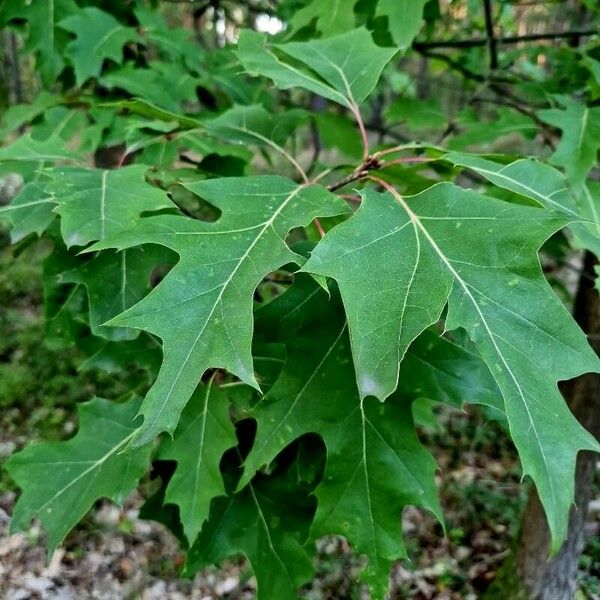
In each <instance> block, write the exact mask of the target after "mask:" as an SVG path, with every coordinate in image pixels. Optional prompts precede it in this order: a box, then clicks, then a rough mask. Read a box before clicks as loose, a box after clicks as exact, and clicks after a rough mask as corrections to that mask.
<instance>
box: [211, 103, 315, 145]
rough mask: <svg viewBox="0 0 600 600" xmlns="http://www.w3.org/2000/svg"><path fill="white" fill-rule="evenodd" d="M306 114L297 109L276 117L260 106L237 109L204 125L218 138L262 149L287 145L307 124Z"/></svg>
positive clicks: (238, 107) (278, 114) (237, 107)
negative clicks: (294, 133)
mask: <svg viewBox="0 0 600 600" xmlns="http://www.w3.org/2000/svg"><path fill="white" fill-rule="evenodd" d="M306 118H307V115H306V113H305V111H303V110H299V109H295V110H288V111H286V112H279V113H277V114H276V115H272V114H271V113H269V112H268V111H267V110H266V109H265V108H263V107H262V106H261V105H259V104H253V105H251V106H234V107H233V108H230V109H229V110H228V111H226V112H224V113H223V114H222V115H220V116H218V117H217V118H216V119H211V120H210V121H206V122H205V123H204V126H205V128H206V129H207V131H208V132H209V133H211V134H213V135H215V136H217V137H221V138H224V139H227V140H231V141H234V142H238V143H250V144H254V145H258V146H266V147H273V146H274V145H276V146H283V145H285V143H286V142H287V141H288V140H289V139H290V136H291V135H292V133H293V132H294V130H295V129H296V128H297V127H298V126H299V125H300V123H302V122H303V121H306Z"/></svg>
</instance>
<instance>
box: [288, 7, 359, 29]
mask: <svg viewBox="0 0 600 600" xmlns="http://www.w3.org/2000/svg"><path fill="white" fill-rule="evenodd" d="M356 2H357V0H312V2H310V3H309V4H307V5H306V6H304V7H303V8H301V9H300V10H299V11H297V12H296V13H295V14H294V16H293V17H292V18H291V20H290V25H291V26H292V29H293V30H297V29H302V27H306V26H307V25H310V23H311V22H312V21H313V20H315V19H316V26H317V31H320V32H321V33H323V35H325V36H330V35H336V34H339V33H344V32H346V31H348V30H349V29H352V28H353V27H354V5H355V4H356Z"/></svg>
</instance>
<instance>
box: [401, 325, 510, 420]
mask: <svg viewBox="0 0 600 600" xmlns="http://www.w3.org/2000/svg"><path fill="white" fill-rule="evenodd" d="M398 393H399V394H400V396H402V397H403V398H426V399H428V400H434V401H435V402H444V403H446V404H450V405H451V406H455V407H457V408H461V407H462V406H463V404H465V403H469V404H483V405H485V406H488V407H490V408H492V409H494V410H495V411H497V412H499V413H504V402H503V401H502V396H501V394H500V390H499V389H498V386H497V385H496V382H495V381H494V379H493V377H492V374H491V373H490V370H489V369H488V368H487V366H486V365H485V363H484V362H483V360H482V359H481V357H480V356H478V355H477V354H473V352H470V351H469V350H468V349H466V348H463V347H462V346H460V345H458V344H456V343H454V342H452V341H450V340H448V339H446V338H444V337H440V336H438V335H437V334H436V333H434V332H433V331H431V330H426V331H424V332H423V333H422V334H421V335H420V336H419V337H418V338H417V339H416V340H415V341H414V342H413V343H412V344H411V345H410V347H409V348H408V350H407V352H406V354H405V355H404V359H403V360H402V364H401V365H400V377H399V381H398Z"/></svg>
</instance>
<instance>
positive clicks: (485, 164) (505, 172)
mask: <svg viewBox="0 0 600 600" xmlns="http://www.w3.org/2000/svg"><path fill="white" fill-rule="evenodd" d="M443 159H444V160H447V161H448V162H451V163H452V164H453V165H457V166H461V167H467V168H468V169H471V170H472V171H475V172H476V173H478V174H479V175H481V176H482V177H485V178H486V179H487V180H488V181H490V182H491V183H493V184H494V185H497V186H498V187H501V188H504V189H507V190H510V191H511V192H514V193H515V194H519V195H521V196H525V197H526V198H531V199H532V200H534V201H535V202H536V203H538V204H540V205H541V206H544V207H545V208H548V209H550V210H557V211H561V212H564V213H565V214H568V215H571V216H572V217H577V210H576V207H575V203H574V202H573V198H572V197H571V194H570V193H569V187H568V183H567V181H566V180H565V178H564V176H563V175H562V174H561V173H560V172H559V171H557V170H556V169H554V168H552V167H551V166H550V165H546V164H544V163H541V162H539V161H537V160H535V159H533V158H523V159H519V160H517V161H515V162H512V163H509V164H501V163H497V162H494V161H491V160H488V159H485V158H481V157H479V156H476V155H473V154H460V153H458V152H449V153H448V154H445V155H444V156H443Z"/></svg>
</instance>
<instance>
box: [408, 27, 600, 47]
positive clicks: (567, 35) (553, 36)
mask: <svg viewBox="0 0 600 600" xmlns="http://www.w3.org/2000/svg"><path fill="white" fill-rule="evenodd" d="M597 34H598V30H597V29H582V30H572V31H555V32H552V33H529V34H527V35H509V36H504V37H499V38H496V42H497V44H499V45H509V44H519V43H521V42H537V41H543V40H560V39H571V38H579V37H589V36H592V35H597ZM488 43H489V40H488V38H487V37H485V38H471V39H468V40H440V41H433V42H413V45H412V47H413V48H414V49H415V50H417V51H420V50H427V49H429V48H477V47H481V46H487V45H488Z"/></svg>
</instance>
